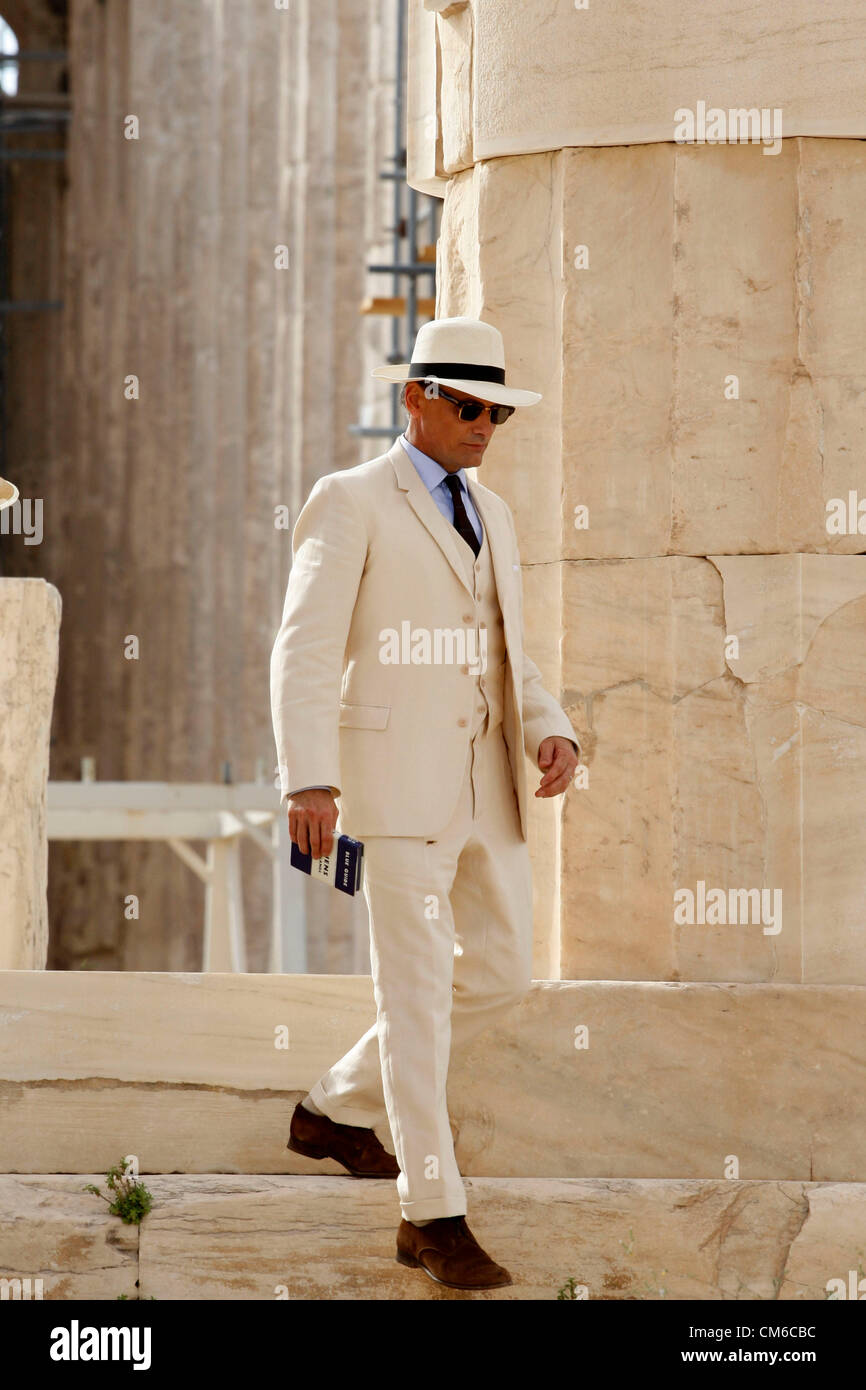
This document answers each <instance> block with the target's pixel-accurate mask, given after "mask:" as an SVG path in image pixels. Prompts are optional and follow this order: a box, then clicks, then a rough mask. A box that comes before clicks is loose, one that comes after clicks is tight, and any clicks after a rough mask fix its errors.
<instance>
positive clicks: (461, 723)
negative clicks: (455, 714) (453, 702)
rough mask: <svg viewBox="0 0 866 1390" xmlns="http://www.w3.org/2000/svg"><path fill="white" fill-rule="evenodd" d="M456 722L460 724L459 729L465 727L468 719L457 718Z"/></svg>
mask: <svg viewBox="0 0 866 1390" xmlns="http://www.w3.org/2000/svg"><path fill="white" fill-rule="evenodd" d="M457 723H458V724H459V725H460V728H461V729H465V728H466V725H467V724H468V723H469V720H468V719H458V720H457Z"/></svg>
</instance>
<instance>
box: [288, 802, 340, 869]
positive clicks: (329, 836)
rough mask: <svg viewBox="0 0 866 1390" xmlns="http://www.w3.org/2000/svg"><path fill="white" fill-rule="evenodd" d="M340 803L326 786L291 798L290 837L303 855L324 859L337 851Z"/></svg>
mask: <svg viewBox="0 0 866 1390" xmlns="http://www.w3.org/2000/svg"><path fill="white" fill-rule="evenodd" d="M336 824H337V803H336V801H335V800H334V797H333V794H332V793H331V792H328V791H325V790H324V788H322V787H312V788H310V789H309V791H305V792H298V793H297V794H296V795H295V796H290V797H289V835H290V837H291V839H292V840H293V841H294V843H295V844H296V845H297V846H298V849H299V850H300V851H301V853H302V854H311V855H312V856H313V858H314V859H321V857H322V855H323V854H330V853H331V852H332V850H333V848H334V833H333V832H334V826H335V825H336Z"/></svg>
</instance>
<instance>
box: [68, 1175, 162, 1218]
mask: <svg viewBox="0 0 866 1390" xmlns="http://www.w3.org/2000/svg"><path fill="white" fill-rule="evenodd" d="M132 1162H133V1160H132V1159H131V1158H122V1159H121V1160H120V1163H119V1165H118V1166H117V1167H115V1168H109V1170H108V1172H107V1173H106V1175H105V1181H106V1186H107V1187H108V1188H109V1190H110V1191H111V1192H113V1193H114V1198H113V1200H112V1198H111V1197H106V1195H105V1193H104V1192H100V1190H99V1188H98V1187H97V1186H96V1184H95V1183H92V1182H89V1183H86V1184H85V1186H84V1187H83V1189H82V1191H84V1192H92V1193H94V1195H95V1196H97V1197H101V1198H102V1200H103V1201H104V1202H108V1204H109V1207H108V1209H109V1211H110V1212H111V1215H112V1216H119V1217H120V1219H121V1221H125V1222H126V1224H127V1226H137V1225H140V1224H141V1219H142V1217H144V1216H146V1215H147V1213H148V1212H149V1211H150V1209H151V1207H152V1206H153V1195H152V1193H150V1192H148V1190H147V1188H146V1187H145V1186H144V1183H141V1182H138V1181H136V1180H135V1177H134V1174H133V1173H129V1172H127V1169H128V1168H130V1167H131V1166H132Z"/></svg>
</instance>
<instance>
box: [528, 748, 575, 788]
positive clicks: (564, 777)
mask: <svg viewBox="0 0 866 1390" xmlns="http://www.w3.org/2000/svg"><path fill="white" fill-rule="evenodd" d="M579 761H580V760H579V758H578V756H577V753H576V752H575V751H574V744H573V743H572V742H571V739H568V738H562V737H561V736H560V735H559V734H551V735H550V737H549V738H543V739H542V740H541V743H540V744H539V747H538V766H539V767H540V768H541V771H542V772H543V773H544V776H543V777H542V779H541V781H540V782H539V784H538V791H537V792H536V793H535V795H536V796H559V795H560V793H561V792H564V791H565V789H566V787H567V786H568V784H569V783H570V781H571V779H572V777H573V776H574V770H575V768H576V767H577V764H578V762H579Z"/></svg>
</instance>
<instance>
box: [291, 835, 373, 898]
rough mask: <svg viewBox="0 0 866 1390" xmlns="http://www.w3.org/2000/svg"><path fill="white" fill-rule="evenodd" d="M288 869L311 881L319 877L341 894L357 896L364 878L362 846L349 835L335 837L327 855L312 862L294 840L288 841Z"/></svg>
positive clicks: (359, 841)
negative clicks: (289, 866) (294, 870)
mask: <svg viewBox="0 0 866 1390" xmlns="http://www.w3.org/2000/svg"><path fill="white" fill-rule="evenodd" d="M291 846H292V856H291V862H292V867H293V868H295V869H300V870H301V873H304V874H309V875H310V877H311V878H320V879H321V880H322V882H323V883H330V884H331V885H332V887H334V888H339V890H340V892H341V893H352V894H354V893H357V892H358V890H359V889H360V887H361V883H362V882H363V878H364V845H363V842H362V841H361V840H353V839H352V837H351V835H338V836H337V838H336V840H335V842H334V849H333V852H332V853H331V854H323V855H322V857H321V858H320V859H314V858H313V856H312V855H311V854H303V853H302V852H301V850H300V849H299V848H298V846H297V845H296V844H295V842H294V840H292V841H291Z"/></svg>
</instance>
